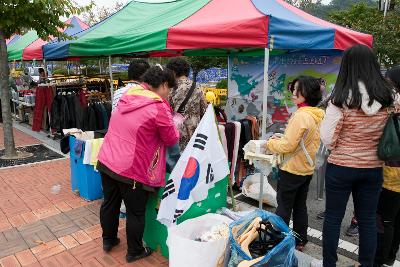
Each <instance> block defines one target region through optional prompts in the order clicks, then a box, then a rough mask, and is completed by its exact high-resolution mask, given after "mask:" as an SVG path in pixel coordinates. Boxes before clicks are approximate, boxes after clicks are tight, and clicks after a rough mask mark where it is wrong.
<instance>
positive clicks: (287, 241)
mask: <svg viewBox="0 0 400 267" xmlns="http://www.w3.org/2000/svg"><path fill="white" fill-rule="evenodd" d="M257 217H260V218H261V219H262V220H263V221H268V222H270V223H271V225H272V226H273V227H274V229H275V230H277V231H280V232H282V234H283V235H284V236H285V237H284V238H283V240H282V241H281V242H280V243H279V244H277V245H276V246H275V247H274V248H273V249H271V250H270V251H269V252H268V253H267V254H266V255H265V256H263V258H262V259H261V260H260V261H258V262H257V263H256V264H254V265H251V266H257V267H295V266H298V260H297V258H296V256H295V255H294V250H295V238H294V235H293V234H292V232H291V230H290V229H289V227H288V226H287V225H286V224H285V223H284V221H283V220H282V219H281V218H280V217H279V216H277V215H275V214H273V213H270V212H267V211H264V210H256V211H254V212H252V213H251V214H249V215H247V216H246V217H243V218H242V219H240V220H238V221H235V222H233V223H231V225H230V227H229V228H230V234H229V242H230V244H231V257H230V260H229V264H228V267H236V266H238V265H239V264H240V263H241V262H242V261H250V260H253V259H252V258H251V257H250V256H249V255H247V254H246V253H245V252H244V251H243V250H242V248H241V246H240V245H239V243H238V242H237V241H236V240H237V238H238V237H239V236H240V235H241V234H242V233H243V232H244V231H245V230H246V229H247V228H248V227H249V225H250V224H251V223H252V222H253V221H254V219H256V218H257Z"/></svg>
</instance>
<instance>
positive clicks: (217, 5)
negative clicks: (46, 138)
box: [44, 0, 373, 60]
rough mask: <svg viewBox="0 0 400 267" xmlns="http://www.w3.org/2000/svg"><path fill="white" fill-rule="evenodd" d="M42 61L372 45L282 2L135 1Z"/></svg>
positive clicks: (54, 47) (47, 51) (49, 50)
mask: <svg viewBox="0 0 400 267" xmlns="http://www.w3.org/2000/svg"><path fill="white" fill-rule="evenodd" d="M77 37H78V39H77V40H73V41H64V42H52V43H49V44H47V45H45V46H44V55H45V58H46V59H49V60H51V59H53V60H54V59H63V58H69V57H84V56H109V55H126V54H132V55H149V56H167V55H171V56H174V55H182V54H183V55H205V54H207V55H223V54H226V53H230V52H232V50H240V51H245V52H249V53H250V52H253V53H254V52H256V51H260V52H261V53H264V48H269V49H270V50H272V49H273V50H291V49H324V50H325V49H337V50H344V49H346V48H348V47H351V46H353V45H355V44H365V45H367V46H370V47H371V46H372V42H373V38H372V36H371V35H368V34H363V33H359V32H355V31H352V30H349V29H347V28H343V27H340V26H337V25H334V24H332V23H329V22H327V21H324V20H321V19H318V18H316V17H313V16H311V15H309V14H307V13H305V12H303V11H301V10H300V9H297V8H295V7H293V6H291V5H289V4H287V3H286V2H284V1H283V0H196V1H193V0H134V1H131V2H130V3H129V4H127V5H126V6H125V7H124V8H123V9H122V10H120V11H119V12H117V13H115V14H114V15H113V16H111V17H109V18H108V19H106V20H104V21H102V22H101V23H99V24H97V25H95V26H94V27H92V28H89V29H88V30H86V31H83V32H81V33H79V34H78V35H77Z"/></svg>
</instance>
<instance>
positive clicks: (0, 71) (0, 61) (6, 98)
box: [0, 29, 17, 157]
mask: <svg viewBox="0 0 400 267" xmlns="http://www.w3.org/2000/svg"><path fill="white" fill-rule="evenodd" d="M9 74H10V69H9V66H8V54H7V45H6V38H5V36H4V34H3V31H2V30H1V29H0V92H1V111H2V115H3V132H4V147H5V156H6V157H14V156H16V155H17V152H16V150H15V142H14V133H13V125H12V123H13V122H12V117H11V106H10V89H9V82H8V79H9Z"/></svg>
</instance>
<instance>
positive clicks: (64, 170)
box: [0, 124, 168, 267]
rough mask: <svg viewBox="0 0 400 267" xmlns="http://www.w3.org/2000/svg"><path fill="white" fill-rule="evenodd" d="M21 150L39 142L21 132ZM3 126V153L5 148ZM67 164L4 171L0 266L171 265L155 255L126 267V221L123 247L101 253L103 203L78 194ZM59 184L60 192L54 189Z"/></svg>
mask: <svg viewBox="0 0 400 267" xmlns="http://www.w3.org/2000/svg"><path fill="white" fill-rule="evenodd" d="M14 133H15V139H16V144H17V146H23V145H31V144H38V143H40V142H39V141H38V140H36V139H35V138H32V137H30V136H28V135H26V134H24V133H22V132H20V131H18V130H15V131H14ZM2 141H3V132H2V125H1V124H0V149H1V148H2V147H3V145H2ZM69 177H70V169H69V160H68V159H65V160H55V161H51V162H45V163H39V164H33V165H28V166H18V167H15V168H7V169H0V266H1V267H14V266H16V267H20V266H22V267H47V266H49V267H50V266H57V267H58V266H67V267H75V266H76V267H77V266H89V267H96V266H99V267H105V266H138V267H150V266H157V267H164V266H165V267H167V266H168V261H167V260H166V259H165V258H163V257H162V256H160V255H159V254H154V255H153V256H151V257H149V258H146V259H143V260H141V261H138V262H135V263H132V264H127V263H126V261H125V255H126V249H127V246H126V237H125V220H123V219H121V220H120V227H119V237H120V239H121V244H120V245H119V246H117V247H115V248H114V249H113V250H112V251H111V253H108V254H106V253H105V252H104V251H103V249H102V239H101V234H102V230H101V227H100V225H99V210H100V204H101V201H93V202H91V203H89V202H86V201H84V200H83V199H81V198H79V197H77V196H76V195H74V194H73V193H72V191H71V185H70V179H69ZM53 185H61V191H60V193H59V194H56V195H54V194H52V193H51V187H52V186H53Z"/></svg>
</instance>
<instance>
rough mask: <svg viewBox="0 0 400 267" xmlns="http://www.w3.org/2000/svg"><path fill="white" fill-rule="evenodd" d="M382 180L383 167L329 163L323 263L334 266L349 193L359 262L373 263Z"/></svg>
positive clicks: (326, 179)
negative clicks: (356, 236)
mask: <svg viewBox="0 0 400 267" xmlns="http://www.w3.org/2000/svg"><path fill="white" fill-rule="evenodd" d="M382 182H383V170H382V168H370V169H356V168H348V167H342V166H338V165H334V164H330V163H328V165H327V168H326V175H325V189H326V209H325V218H324V230H323V239H322V240H323V258H324V267H336V261H337V254H336V250H337V248H338V242H339V236H340V226H341V223H342V220H343V217H344V214H345V211H346V207H347V202H348V200H349V196H350V194H352V195H353V202H354V211H355V216H356V218H357V222H358V226H359V234H360V248H359V252H358V255H359V260H358V262H360V263H361V265H362V266H374V256H375V250H376V243H377V227H376V210H377V206H378V199H379V194H380V192H381V189H382Z"/></svg>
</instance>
